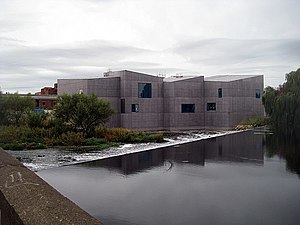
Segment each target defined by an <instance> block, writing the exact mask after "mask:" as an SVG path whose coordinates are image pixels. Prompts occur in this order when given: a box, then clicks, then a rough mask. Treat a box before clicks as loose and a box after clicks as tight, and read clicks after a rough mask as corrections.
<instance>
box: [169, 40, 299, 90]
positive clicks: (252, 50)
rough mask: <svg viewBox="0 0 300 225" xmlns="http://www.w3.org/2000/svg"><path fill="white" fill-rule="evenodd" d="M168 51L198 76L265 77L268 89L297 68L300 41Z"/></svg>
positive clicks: (214, 43)
mask: <svg viewBox="0 0 300 225" xmlns="http://www.w3.org/2000/svg"><path fill="white" fill-rule="evenodd" d="M170 51H171V52H174V53H175V54H178V55H181V56H184V57H185V59H186V61H187V62H188V63H190V64H191V65H193V66H194V67H195V68H197V69H198V71H199V72H201V71H204V72H205V73H206V74H210V75H213V74H216V73H218V74H220V73H223V74H224V73H229V74H230V73H234V74H238V73H239V74H264V75H265V80H266V84H267V85H271V86H277V85H278V84H279V83H282V82H283V77H284V75H285V73H288V72H290V71H291V70H295V69H297V68H298V67H300V63H299V62H300V54H299V52H300V39H278V40H270V39H257V40H234V39H207V40H201V41H192V42H187V43H183V44H181V45H179V46H177V47H175V48H174V49H170Z"/></svg>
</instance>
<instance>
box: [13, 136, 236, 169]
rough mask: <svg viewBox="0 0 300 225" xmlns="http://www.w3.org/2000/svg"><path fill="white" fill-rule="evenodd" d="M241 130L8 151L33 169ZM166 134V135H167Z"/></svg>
mask: <svg viewBox="0 0 300 225" xmlns="http://www.w3.org/2000/svg"><path fill="white" fill-rule="evenodd" d="M237 132H241V131H215V132H201V131H198V132H196V131H185V132H180V133H178V134H174V135H170V136H169V137H166V138H165V140H166V142H163V143H141V144H123V145H120V146H118V147H110V148H107V149H104V150H88V151H74V150H59V149H43V150H26V151H8V152H9V153H10V154H12V155H14V156H15V157H16V158H18V159H19V160H21V162H22V163H23V164H24V165H25V166H26V167H28V168H29V169H31V170H33V171H39V170H43V169H49V168H53V167H59V166H65V165H73V164H77V163H82V162H87V161H93V160H99V159H105V158H110V157H114V156H120V155H126V154H130V153H136V152H142V151H148V150H153V149H156V148H161V147H167V146H174V145H178V144H184V143H188V142H193V141H199V140H204V139H209V138H214V137H220V136H224V135H228V134H233V133H237ZM167 136H168V135H167Z"/></svg>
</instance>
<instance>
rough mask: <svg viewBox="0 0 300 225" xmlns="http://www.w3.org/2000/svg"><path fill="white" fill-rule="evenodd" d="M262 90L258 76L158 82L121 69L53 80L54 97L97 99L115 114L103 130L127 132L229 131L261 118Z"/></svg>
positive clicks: (261, 80) (196, 77)
mask: <svg viewBox="0 0 300 225" xmlns="http://www.w3.org/2000/svg"><path fill="white" fill-rule="evenodd" d="M262 90H263V76H262V75H251V76H242V75H240V76H236V75H232V76H231V75H226V76H214V77H207V78H204V77H203V76H193V77H185V76H175V77H169V78H162V77H157V76H152V75H148V74H142V73H137V72H132V71H127V70H124V71H116V72H107V73H105V74H104V77H100V78H93V79H59V80H58V95H61V94H64V93H67V94H74V93H85V94H88V95H90V94H96V95H97V96H98V97H100V98H103V99H105V100H108V101H109V102H110V103H111V105H112V107H113V108H114V109H115V111H116V113H115V115H114V116H113V118H112V119H111V121H110V122H109V123H108V124H107V126H109V127H125V128H128V129H132V130H180V129H204V128H208V129H230V128H232V127H234V126H235V125H237V124H238V123H239V122H241V121H242V120H243V119H246V118H247V117H249V116H257V115H263V112H264V109H263V105H262V99H261V92H262Z"/></svg>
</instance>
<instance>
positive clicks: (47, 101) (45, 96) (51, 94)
mask: <svg viewBox="0 0 300 225" xmlns="http://www.w3.org/2000/svg"><path fill="white" fill-rule="evenodd" d="M32 98H33V99H34V100H35V107H36V109H43V110H51V109H53V108H54V107H55V106H56V99H57V83H55V84H54V87H44V88H42V89H41V91H40V92H37V93H35V95H32Z"/></svg>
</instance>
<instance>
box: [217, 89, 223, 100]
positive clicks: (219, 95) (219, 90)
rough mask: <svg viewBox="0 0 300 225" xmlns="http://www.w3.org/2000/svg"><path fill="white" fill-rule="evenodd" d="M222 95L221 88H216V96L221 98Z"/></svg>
mask: <svg viewBox="0 0 300 225" xmlns="http://www.w3.org/2000/svg"><path fill="white" fill-rule="evenodd" d="M222 97H223V92H222V88H218V98H222Z"/></svg>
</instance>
